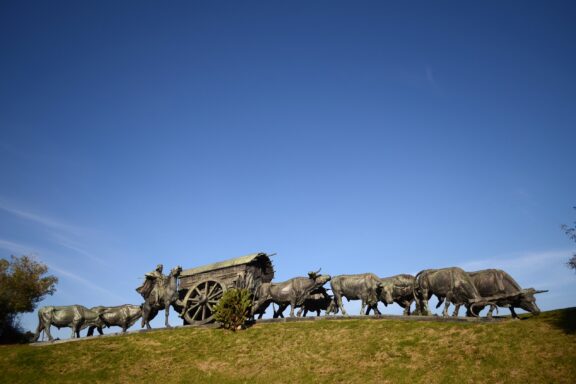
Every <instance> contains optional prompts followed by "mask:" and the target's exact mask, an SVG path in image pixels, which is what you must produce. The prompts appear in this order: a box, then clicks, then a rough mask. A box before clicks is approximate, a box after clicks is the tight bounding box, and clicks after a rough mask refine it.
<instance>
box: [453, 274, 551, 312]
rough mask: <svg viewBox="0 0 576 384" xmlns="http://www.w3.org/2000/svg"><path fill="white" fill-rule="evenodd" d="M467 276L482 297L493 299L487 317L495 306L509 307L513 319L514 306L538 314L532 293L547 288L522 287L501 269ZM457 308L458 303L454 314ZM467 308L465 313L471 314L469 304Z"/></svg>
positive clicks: (538, 309)
mask: <svg viewBox="0 0 576 384" xmlns="http://www.w3.org/2000/svg"><path fill="white" fill-rule="evenodd" d="M468 276H470V278H471V279H472V282H473V283H474V286H475V287H476V289H477V290H478V293H479V294H480V296H482V297H483V298H484V299H487V300H493V301H494V304H495V305H490V310H489V311H488V315H487V316H488V318H492V313H493V312H494V309H495V308H496V306H499V307H507V308H509V309H510V313H511V314H512V318H513V319H517V318H518V315H517V314H516V311H514V308H522V309H523V310H525V311H527V312H530V313H532V314H533V315H539V314H540V308H538V306H537V305H536V298H535V297H534V295H535V294H537V293H543V292H548V291H547V290H543V291H542V290H540V291H537V290H535V289H534V288H528V289H522V288H521V287H520V285H519V284H518V283H517V282H516V280H514V279H513V278H512V276H510V275H509V274H508V273H506V272H505V271H503V270H501V269H484V270H481V271H476V272H468ZM459 308H460V305H456V308H455V309H454V312H455V313H456V315H457V314H458V309H459ZM467 309H468V310H467V315H468V316H470V315H472V314H471V313H470V306H467ZM482 309H484V306H481V307H480V308H479V311H481V310H482Z"/></svg>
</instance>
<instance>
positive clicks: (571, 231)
mask: <svg viewBox="0 0 576 384" xmlns="http://www.w3.org/2000/svg"><path fill="white" fill-rule="evenodd" d="M574 209H576V207H574ZM574 224H576V222H574ZM560 228H562V231H564V233H565V234H566V236H568V237H569V238H570V239H571V240H574V241H576V227H570V226H568V225H566V224H562V225H561V226H560ZM566 265H567V266H568V268H570V269H573V270H575V271H576V253H573V254H572V257H571V258H570V260H568V262H567V263H566Z"/></svg>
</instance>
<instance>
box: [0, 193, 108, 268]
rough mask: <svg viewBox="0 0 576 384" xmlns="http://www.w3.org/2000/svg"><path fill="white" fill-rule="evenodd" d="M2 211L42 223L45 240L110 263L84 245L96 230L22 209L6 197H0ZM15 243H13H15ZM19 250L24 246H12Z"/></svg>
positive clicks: (96, 260)
mask: <svg viewBox="0 0 576 384" xmlns="http://www.w3.org/2000/svg"><path fill="white" fill-rule="evenodd" d="M0 211H4V212H5V213H8V214H10V215H12V216H14V217H17V218H19V219H22V220H25V221H26V222H29V223H33V224H36V225H40V226H41V227H42V228H43V229H44V231H45V233H48V237H47V238H45V240H47V241H50V242H52V243H54V244H56V245H58V246H60V247H63V248H66V249H69V250H72V251H74V252H75V253H77V254H79V255H82V256H84V257H86V258H88V259H90V260H92V261H95V262H98V263H100V264H103V265H108V263H107V262H106V261H105V260H103V259H102V258H100V257H97V256H95V255H94V254H92V253H90V252H88V251H87V250H86V247H85V246H84V245H83V244H84V243H86V240H87V239H89V238H90V237H94V231H91V230H89V229H87V228H83V227H80V226H76V225H70V224H68V223H65V222H63V221H61V220H58V219H55V218H53V217H50V216H47V215H43V214H38V213H35V212H31V211H29V210H24V209H21V208H20V207H15V206H13V205H10V204H8V203H6V201H5V200H4V199H2V198H1V197H0ZM5 242H6V244H5V245H6V246H7V245H8V243H10V241H9V240H5ZM14 244H15V243H13V245H14ZM12 248H13V249H16V250H18V252H19V253H26V252H23V251H24V250H23V248H22V247H12Z"/></svg>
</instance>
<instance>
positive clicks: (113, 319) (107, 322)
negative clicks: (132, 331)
mask: <svg viewBox="0 0 576 384" xmlns="http://www.w3.org/2000/svg"><path fill="white" fill-rule="evenodd" d="M91 310H92V311H95V312H97V313H98V314H99V316H100V319H101V320H102V322H103V323H104V326H106V327H108V328H110V327H121V328H122V333H126V330H128V328H130V327H131V326H133V325H134V324H135V323H136V321H138V319H139V318H141V317H142V306H141V305H132V304H124V305H119V306H116V307H102V306H99V307H94V308H91ZM94 329H97V330H98V333H100V334H101V335H102V333H103V332H102V327H96V326H94V325H92V326H90V328H88V336H92V334H93V333H94Z"/></svg>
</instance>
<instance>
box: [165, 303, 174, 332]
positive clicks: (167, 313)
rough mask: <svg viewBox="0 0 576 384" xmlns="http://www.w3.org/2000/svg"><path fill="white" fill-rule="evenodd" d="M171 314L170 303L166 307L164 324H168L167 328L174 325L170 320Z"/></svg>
mask: <svg viewBox="0 0 576 384" xmlns="http://www.w3.org/2000/svg"><path fill="white" fill-rule="evenodd" d="M169 315H170V304H168V305H167V306H166V307H164V325H165V326H166V328H172V326H171V325H170V323H169V322H168V316H169Z"/></svg>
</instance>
